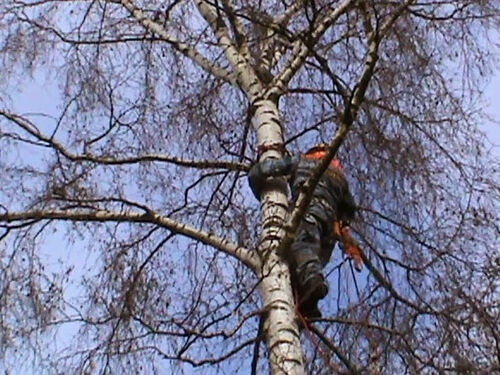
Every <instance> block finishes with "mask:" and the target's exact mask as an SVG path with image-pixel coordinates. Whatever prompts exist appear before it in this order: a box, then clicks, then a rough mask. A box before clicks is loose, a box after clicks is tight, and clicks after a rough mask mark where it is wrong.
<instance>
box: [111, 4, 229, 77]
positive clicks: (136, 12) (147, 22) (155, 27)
mask: <svg viewBox="0 0 500 375" xmlns="http://www.w3.org/2000/svg"><path fill="white" fill-rule="evenodd" d="M120 3H121V4H122V5H123V6H124V7H125V8H126V9H127V10H128V11H129V12H130V14H131V15H132V16H133V17H134V18H135V19H136V20H137V21H138V22H139V23H140V24H141V25H142V26H143V27H144V28H145V29H147V30H149V31H151V32H153V33H154V34H156V35H159V36H160V37H161V38H162V39H163V40H164V41H166V42H168V43H169V44H171V45H172V47H174V48H175V49H176V50H177V51H179V52H180V53H182V54H183V55H184V56H186V57H188V58H190V59H191V60H192V61H193V62H194V63H196V64H197V65H198V66H199V67H201V68H202V69H203V70H205V71H206V72H208V73H210V74H212V75H213V76H215V77H217V78H219V79H222V80H224V81H226V82H228V83H231V84H232V85H234V84H235V81H234V77H233V75H232V74H231V73H230V72H228V71H226V70H225V69H223V68H221V67H219V66H216V65H215V64H214V63H213V62H212V61H210V60H208V59H207V58H206V57H205V56H203V55H202V54H201V53H199V52H198V51H197V50H196V49H195V48H193V47H191V46H189V45H188V44H186V43H183V42H181V41H179V40H177V39H176V38H174V37H173V36H172V35H170V34H169V33H168V32H167V30H165V28H164V27H163V26H162V25H161V24H159V23H158V22H155V21H153V20H152V19H150V18H149V17H147V16H146V15H145V14H144V13H143V12H142V10H140V9H139V8H137V7H136V6H135V4H134V3H133V1H131V0H120Z"/></svg>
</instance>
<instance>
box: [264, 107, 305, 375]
mask: <svg viewBox="0 0 500 375" xmlns="http://www.w3.org/2000/svg"><path fill="white" fill-rule="evenodd" d="M254 126H255V128H256V131H257V136H258V144H259V146H262V145H277V144H283V134H282V130H281V125H280V119H279V113H278V108H277V106H276V104H275V103H274V102H273V101H271V100H260V101H257V102H256V103H255V116H254ZM280 156H282V155H281V154H280V151H278V150H274V149H272V150H268V151H266V152H264V153H263V154H262V155H261V160H262V159H266V158H268V157H280ZM287 209H288V198H287V186H286V181H285V178H283V177H281V178H276V179H273V181H272V182H271V183H269V184H268V187H267V188H266V189H265V190H264V191H263V193H262V196H261V215H262V218H261V220H262V235H261V242H260V246H259V254H260V256H261V258H262V260H263V266H262V270H261V274H260V276H261V277H262V282H261V285H260V292H261V296H262V301H263V306H264V309H265V311H266V314H265V316H264V319H265V321H264V332H265V335H266V343H267V350H268V355H269V364H270V371H271V374H273V375H274V374H294V375H295V374H304V373H305V370H304V356H303V353H302V347H301V345H300V332H299V328H298V325H297V321H296V315H295V308H294V299H293V292H292V288H291V283H290V273H289V269H288V265H287V263H286V262H285V261H284V260H283V259H282V258H281V257H280V256H279V255H278V253H277V249H278V245H279V242H280V240H281V239H282V238H283V234H284V231H283V225H284V223H285V219H286V216H287Z"/></svg>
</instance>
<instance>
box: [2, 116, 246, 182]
mask: <svg viewBox="0 0 500 375" xmlns="http://www.w3.org/2000/svg"><path fill="white" fill-rule="evenodd" d="M0 116H3V117H4V118H6V119H7V120H10V121H12V122H14V123H15V124H16V125H18V126H19V127H21V128H22V129H23V130H25V131H26V132H28V133H29V134H30V135H32V136H33V137H35V138H36V139H37V140H39V141H41V142H43V143H45V144H46V145H47V146H48V147H51V148H53V149H54V150H56V151H58V152H59V153H61V154H62V155H64V156H65V157H66V158H67V159H69V160H71V161H80V162H84V161H86V162H91V163H98V164H105V165H123V164H134V163H142V162H161V163H170V164H175V165H178V166H182V167H189V168H197V169H228V170H233V171H242V172H247V171H248V170H249V166H248V165H246V164H245V163H240V162H231V161H217V160H186V159H181V158H177V157H174V156H168V155H162V154H144V155H139V156H129V157H122V158H115V157H109V156H98V155H92V154H88V153H85V154H83V155H78V154H75V153H72V152H71V151H69V150H68V149H67V148H66V147H64V146H63V145H62V144H61V143H59V142H57V141H56V140H54V139H53V137H48V136H46V135H44V134H42V133H40V131H39V130H38V129H37V128H36V126H35V125H34V124H32V123H31V122H30V121H29V120H28V119H25V118H24V117H21V116H19V115H16V114H13V113H8V112H5V111H2V110H0Z"/></svg>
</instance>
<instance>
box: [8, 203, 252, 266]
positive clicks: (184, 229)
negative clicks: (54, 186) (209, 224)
mask: <svg viewBox="0 0 500 375" xmlns="http://www.w3.org/2000/svg"><path fill="white" fill-rule="evenodd" d="M25 220H66V221H84V222H128V223H149V224H155V225H159V226H161V227H164V228H167V229H169V230H170V231H172V232H174V233H178V234H181V235H184V236H186V237H189V238H191V239H193V240H197V241H200V242H202V243H204V244H205V245H209V246H212V247H214V248H216V249H218V250H220V251H222V252H224V253H226V254H228V255H231V256H233V257H235V258H236V259H238V260H240V261H241V262H243V263H244V264H245V265H247V266H248V267H249V268H250V269H252V270H253V271H254V272H257V271H258V269H259V268H260V259H259V258H258V256H257V254H256V252H252V251H250V250H248V249H246V248H244V247H241V246H238V245H236V244H234V243H232V242H230V241H228V240H225V239H224V238H221V237H218V236H216V235H215V234H212V233H208V232H205V231H202V230H199V229H196V228H193V227H191V226H188V225H186V224H182V223H179V222H177V221H175V220H173V219H170V218H168V217H164V216H161V215H159V214H157V213H155V212H151V211H149V212H147V213H145V214H143V213H136V212H109V211H103V210H89V211H76V210H72V211H62V210H35V211H26V212H7V213H3V214H0V222H19V221H25Z"/></svg>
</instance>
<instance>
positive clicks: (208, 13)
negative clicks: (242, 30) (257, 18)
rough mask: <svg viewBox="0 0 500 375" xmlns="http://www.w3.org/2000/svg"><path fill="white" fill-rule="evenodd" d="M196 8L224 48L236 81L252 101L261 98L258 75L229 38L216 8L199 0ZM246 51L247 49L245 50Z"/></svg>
mask: <svg viewBox="0 0 500 375" xmlns="http://www.w3.org/2000/svg"><path fill="white" fill-rule="evenodd" d="M196 6H197V8H198V10H199V11H200V13H201V15H202V16H203V18H204V19H205V20H206V21H207V23H208V24H209V25H210V27H211V29H212V31H213V32H214V34H215V37H216V38H217V41H218V42H219V46H220V47H221V48H222V50H223V52H224V55H225V56H226V58H227V60H228V61H229V63H230V64H231V66H232V67H233V69H234V71H235V73H236V80H237V82H238V83H239V84H240V86H241V88H242V89H243V91H244V92H245V94H246V95H247V96H248V97H249V98H250V99H251V100H253V99H255V98H256V97H258V96H259V94H260V92H261V90H262V85H261V83H260V80H259V78H258V77H257V74H256V73H255V71H254V69H253V68H252V66H251V65H250V61H248V60H247V58H245V56H244V55H243V54H241V53H240V52H239V51H238V49H237V48H236V47H235V45H234V44H233V42H232V40H231V38H230V37H229V32H228V30H227V27H226V25H225V24H224V21H223V20H222V19H221V18H220V16H218V15H217V13H216V12H215V10H214V6H213V5H210V4H209V3H208V2H206V1H204V0H197V1H196ZM243 50H245V48H244V49H243Z"/></svg>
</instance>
